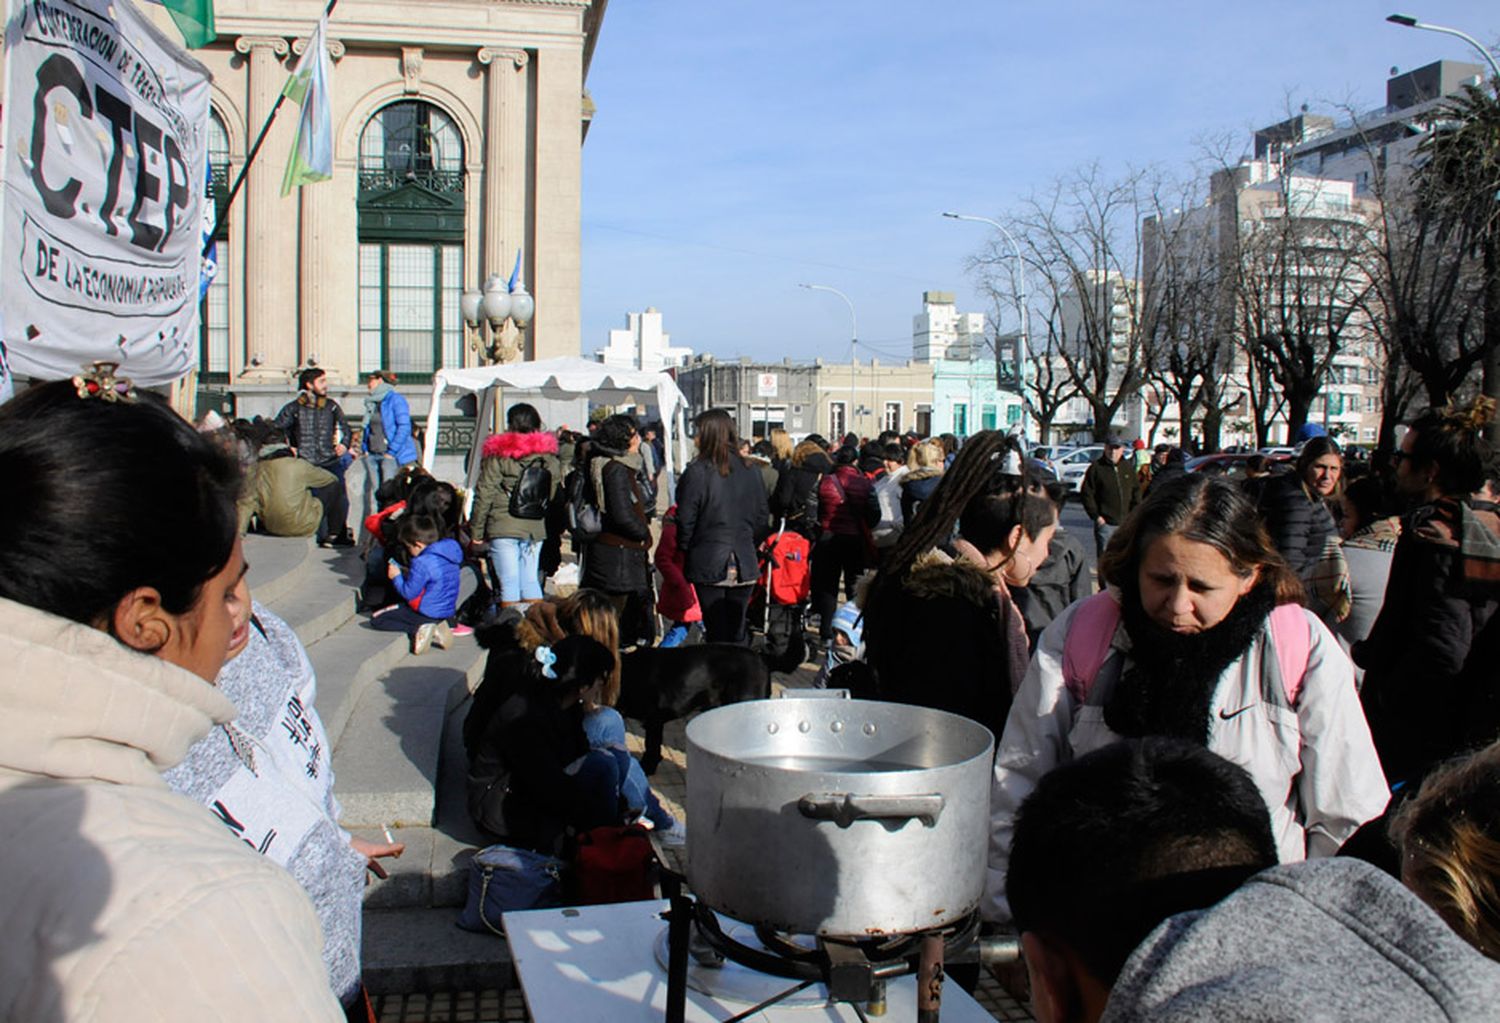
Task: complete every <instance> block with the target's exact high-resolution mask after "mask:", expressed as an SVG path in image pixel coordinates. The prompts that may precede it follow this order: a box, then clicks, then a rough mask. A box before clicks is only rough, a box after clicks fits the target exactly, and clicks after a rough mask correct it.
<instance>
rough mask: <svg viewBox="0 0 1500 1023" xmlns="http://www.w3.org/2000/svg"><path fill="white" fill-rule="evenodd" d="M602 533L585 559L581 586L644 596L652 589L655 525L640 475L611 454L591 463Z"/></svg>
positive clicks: (590, 547)
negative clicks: (648, 512) (650, 553)
mask: <svg viewBox="0 0 1500 1023" xmlns="http://www.w3.org/2000/svg"><path fill="white" fill-rule="evenodd" d="M589 475H590V477H591V482H592V483H594V484H595V485H596V487H597V493H598V497H599V510H600V511H601V512H602V513H603V517H604V531H603V532H602V533H600V534H599V535H598V536H597V537H595V538H594V539H593V540H592V541H590V543H589V545H588V549H587V550H586V551H585V552H584V555H583V578H582V580H581V581H582V584H583V585H584V586H588V587H591V588H593V589H596V590H603V591H604V592H606V593H642V592H645V591H647V590H649V589H650V588H651V565H650V560H649V558H648V555H647V552H648V551H649V550H650V549H651V526H650V524H649V523H648V522H647V520H646V502H645V497H644V495H643V494H642V493H641V488H640V479H639V477H638V476H637V474H636V471H635V470H634V469H633V468H632V467H631V466H629V465H626V464H625V463H624V462H622V461H619V460H618V459H616V458H614V457H613V456H610V455H602V456H597V457H594V458H591V459H589Z"/></svg>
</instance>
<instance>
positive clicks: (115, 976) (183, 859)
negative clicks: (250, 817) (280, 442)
mask: <svg viewBox="0 0 1500 1023" xmlns="http://www.w3.org/2000/svg"><path fill="white" fill-rule="evenodd" d="M0 478H3V479H4V480H5V481H6V498H5V500H4V501H0V535H3V536H4V537H5V541H4V543H0V708H3V713H0V828H3V829H4V834H5V841H4V842H3V843H0V878H3V879H4V881H3V884H4V886H5V887H4V898H0V927H3V928H4V929H5V933H7V934H9V935H12V936H13V940H11V941H10V943H9V945H8V946H7V951H6V956H5V969H4V970H3V971H0V1005H3V1006H5V1010H4V1014H5V1015H6V1016H7V1017H8V1018H14V1019H78V1018H84V1017H86V1016H95V1015H98V1014H100V1013H101V1012H103V1013H104V1014H106V1015H109V1016H111V1017H112V1018H118V1019H146V1018H152V1019H165V1018H171V1019H217V1020H245V1021H250V1020H261V1019H264V1018H265V1016H266V1004H267V1003H266V1001H265V1000H263V999H259V998H255V997H238V998H226V997H225V993H226V992H242V993H244V992H248V993H252V994H253V993H256V992H264V993H266V994H267V997H268V998H270V997H274V1000H275V1004H276V1008H277V1013H278V1014H280V1015H283V1016H285V1017H287V1018H297V1019H317V1020H342V1019H343V1018H344V1012H343V1010H342V1009H341V1008H340V1007H339V1003H338V1000H337V999H336V998H334V996H333V994H332V993H331V992H330V990H329V987H328V978H327V976H326V974H325V971H324V969H323V963H322V957H321V950H322V947H323V935H322V932H321V930H320V928H319V926H318V919H317V917H316V915H315V914H314V912H313V908H312V904H311V903H310V902H309V901H308V899H307V896H306V895H305V894H304V893H303V892H302V890H301V889H300V888H299V887H298V886H297V883H296V882H295V881H293V880H292V878H291V877H290V876H289V875H288V874H287V873H286V872H285V871H284V870H282V869H281V868H280V867H278V866H276V865H275V864H273V863H271V862H270V861H269V860H267V859H266V858H265V857H263V856H260V855H258V854H257V853H256V852H255V850H253V849H252V848H250V847H249V846H247V845H246V844H245V843H244V842H243V841H241V840H240V838H239V837H237V836H235V835H234V834H232V833H231V831H230V829H229V828H228V827H226V826H225V822H223V821H221V820H219V819H217V818H216V817H215V816H214V815H213V814H211V813H210V812H209V811H208V810H206V809H205V808H204V807H202V806H199V805H197V804H195V803H193V802H192V801H191V800H188V799H186V798H184V797H182V796H179V795H177V794H175V793H173V792H171V791H170V790H169V789H168V788H167V786H166V784H165V782H163V780H162V778H161V775H160V772H161V771H162V770H163V769H164V768H167V767H170V766H172V765H173V764H175V763H177V762H178V761H179V760H181V759H182V756H183V754H184V753H185V752H186V751H187V749H188V748H189V747H190V746H191V745H192V744H193V743H194V742H196V741H198V740H199V739H200V738H202V737H203V736H204V735H206V734H207V733H208V732H209V731H210V730H211V729H213V728H216V727H222V726H224V725H226V724H228V723H229V722H230V721H232V720H233V719H234V717H235V707H234V704H233V703H231V702H230V701H229V699H228V698H227V697H226V696H224V694H222V693H220V692H219V691H218V690H217V689H215V688H214V686H213V681H214V678H215V677H216V676H217V675H218V674H219V669H220V667H221V666H222V665H223V663H224V660H225V658H226V656H227V654H228V651H229V648H230V646H231V644H233V643H237V642H240V641H241V640H242V638H243V636H242V631H243V630H244V629H245V628H246V627H247V626H245V625H242V624H239V623H237V621H236V618H237V615H238V614H239V613H240V608H241V605H242V604H243V602H244V601H246V600H248V595H247V594H246V593H245V590H244V587H243V586H242V585H241V584H242V581H243V577H244V573H245V562H244V557H243V554H242V553H241V548H240V543H239V537H238V532H237V529H236V525H237V517H236V512H235V499H236V497H237V494H238V489H239V473H238V469H237V467H236V465H235V464H234V462H233V461H232V460H230V459H229V458H228V457H226V456H225V454H224V453H223V452H222V451H221V450H220V449H219V448H218V447H217V446H216V445H215V444H214V443H213V441H212V440H210V439H208V438H206V437H203V436H200V435H199V434H198V433H196V432H195V431H194V430H193V428H192V427H191V426H190V425H188V423H186V422H185V421H183V420H182V419H180V418H179V417H178V416H177V415H176V414H175V413H174V412H173V411H172V410H171V408H170V407H168V405H167V404H166V403H165V402H164V401H162V400H160V399H159V398H156V397H155V396H153V395H150V394H144V393H138V392H136V391H135V390H134V389H132V388H131V387H130V385H129V382H128V381H125V380H119V379H116V378H114V377H112V376H111V375H110V373H109V372H108V370H107V369H106V368H103V367H99V366H96V367H95V369H94V371H92V372H91V373H89V374H87V375H85V376H80V377H76V378H74V380H73V381H71V382H69V381H59V382H56V383H50V384H44V385H41V386H38V387H35V388H32V389H31V390H29V391H25V392H23V393H21V394H20V395H18V396H17V397H15V398H14V399H12V400H11V401H9V402H7V403H6V404H5V405H3V406H0ZM226 921H230V922H232V926H231V925H226ZM184 978H189V980H187V981H185V980H184ZM191 978H197V979H198V980H197V982H192V981H191ZM272 993H274V995H272ZM101 1006H103V1007H105V1008H104V1009H101V1008H100V1007H101Z"/></svg>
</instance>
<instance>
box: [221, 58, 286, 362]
mask: <svg viewBox="0 0 1500 1023" xmlns="http://www.w3.org/2000/svg"><path fill="white" fill-rule="evenodd" d="M234 48H235V49H236V50H238V51H239V52H240V53H243V54H246V55H247V63H248V64H249V65H250V68H249V72H250V84H249V90H248V92H249V102H248V104H247V109H246V120H247V123H246V125H245V127H246V130H247V132H248V138H249V145H251V146H254V144H255V138H256V136H257V135H258V134H259V133H260V129H261V127H262V126H263V125H264V124H265V123H266V118H267V117H269V116H270V115H271V109H272V108H273V107H274V106H275V105H276V97H277V96H278V95H280V93H281V88H282V86H283V85H284V84H285V83H286V72H285V70H283V68H282V66H281V62H280V61H279V60H278V58H280V57H285V56H286V55H287V53H288V52H289V49H290V48H289V47H288V46H287V43H286V40H285V39H283V38H281V37H280V36H241V37H240V38H239V39H237V40H235V44H234ZM277 119H278V121H280V120H284V119H283V118H281V117H280V116H279V115H278V118H277ZM283 127H284V126H283V125H280V124H278V125H277V126H276V128H274V129H273V130H272V131H271V132H269V133H268V134H267V136H266V141H265V143H264V144H262V146H261V149H260V152H259V153H257V154H256V156H255V162H254V163H252V164H251V165H250V171H249V173H248V174H247V175H246V176H245V185H244V187H243V189H242V190H241V194H240V196H239V197H237V198H236V199H235V201H236V202H237V203H240V204H242V205H243V207H244V210H245V263H244V270H243V274H244V277H243V280H244V282H245V350H246V367H245V370H246V375H247V376H254V377H260V378H269V379H280V380H284V379H286V375H287V374H289V373H291V372H292V371H293V370H295V369H296V368H297V318H296V304H295V302H294V298H293V296H295V295H296V287H297V276H296V274H297V267H296V260H294V259H293V258H292V252H293V251H294V248H293V247H294V245H295V242H296V230H297V221H296V213H297V208H296V205H295V204H294V203H292V202H291V201H284V200H282V198H281V195H280V192H281V175H282V172H283V171H284V170H285V164H284V159H285V152H286V144H283V145H282V146H280V147H278V146H277V145H276V141H277V140H278V139H279V138H280V137H281V136H282V135H283V131H281V130H278V129H282V128H283ZM287 139H288V141H289V140H290V135H289V134H288V135H287ZM277 152H280V153H282V154H283V162H281V163H278V162H277V160H276V159H275V156H274V154H275V153H277ZM246 155H247V156H248V155H249V154H248V151H247V153H246Z"/></svg>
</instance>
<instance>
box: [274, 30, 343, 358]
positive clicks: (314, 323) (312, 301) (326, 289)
mask: <svg viewBox="0 0 1500 1023" xmlns="http://www.w3.org/2000/svg"><path fill="white" fill-rule="evenodd" d="M306 47H307V40H306V39H298V40H297V41H296V43H294V44H293V45H292V49H293V51H294V52H296V53H297V54H298V55H299V56H300V55H301V53H302V51H303V50H304V49H306ZM343 55H344V44H343V43H342V42H340V41H339V40H337V39H329V40H328V56H329V58H330V59H332V60H335V61H336V60H338V59H339V58H340V57H342V56H343ZM288 106H289V105H284V106H283V107H282V114H283V115H286V114H293V115H295V114H296V113H297V111H295V110H289V109H288ZM355 173H356V174H358V173H359V172H358V170H356V171H355ZM334 174H335V176H337V174H338V170H337V169H335V171H334ZM334 184H335V183H334V182H314V183H313V184H311V185H305V186H303V187H302V188H299V189H298V190H297V191H298V192H299V193H300V195H299V196H298V202H299V204H300V206H301V213H302V224H301V230H300V232H299V235H298V252H299V256H300V258H299V260H298V263H299V265H300V266H301V280H300V282H299V283H300V288H299V291H298V294H299V296H300V301H299V308H298V324H299V326H300V328H301V332H300V351H299V353H298V354H299V357H300V359H301V361H302V362H309V361H311V360H314V359H316V360H317V364H318V365H319V366H323V367H325V368H327V369H328V370H329V371H330V372H331V373H333V374H334V376H335V377H341V378H344V379H354V378H355V377H357V376H358V370H359V367H358V366H357V365H356V364H355V363H357V361H358V356H357V355H356V357H355V361H354V362H347V360H343V359H340V358H339V354H340V350H341V349H342V348H346V347H347V346H343V345H340V344H339V337H338V331H339V329H340V322H339V321H340V319H341V317H339V316H338V315H336V312H337V306H338V304H339V303H338V302H337V300H336V297H335V294H334V287H335V286H336V281H337V280H338V277H339V275H338V273H337V267H338V263H339V259H338V250H337V249H334V248H332V247H331V246H330V245H329V244H328V242H329V231H330V228H331V227H332V225H333V223H334V221H335V219H336V218H337V217H338V215H339V206H340V204H341V203H340V200H341V198H342V196H343V193H344V190H343V189H335V188H334ZM277 188H278V191H279V189H280V185H279V184H278V186H277ZM350 212H352V207H351V208H350ZM343 255H344V258H345V259H347V258H348V254H347V253H344V254H343ZM342 328H343V329H344V330H346V331H347V330H350V329H351V326H350V323H349V321H347V320H345V321H344V322H343V324H342Z"/></svg>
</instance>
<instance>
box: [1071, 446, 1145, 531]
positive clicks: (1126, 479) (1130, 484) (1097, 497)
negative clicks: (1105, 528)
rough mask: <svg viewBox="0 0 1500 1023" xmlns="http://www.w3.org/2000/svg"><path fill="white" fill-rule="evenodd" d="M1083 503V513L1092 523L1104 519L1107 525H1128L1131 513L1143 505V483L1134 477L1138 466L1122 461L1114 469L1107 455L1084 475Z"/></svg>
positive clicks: (1079, 491) (1081, 494) (1079, 489)
mask: <svg viewBox="0 0 1500 1023" xmlns="http://www.w3.org/2000/svg"><path fill="white" fill-rule="evenodd" d="M1078 496H1079V497H1080V498H1082V500H1083V510H1084V511H1086V512H1088V514H1089V518H1090V519H1098V518H1100V517H1101V516H1102V517H1103V518H1104V521H1105V522H1108V523H1109V524H1110V525H1112V526H1118V525H1119V524H1120V523H1122V522H1124V521H1125V516H1127V515H1129V514H1130V510H1131V509H1132V508H1134V507H1135V506H1136V505H1138V504H1140V503H1141V484H1140V479H1139V478H1138V477H1137V476H1136V474H1135V463H1134V462H1132V461H1131V460H1130V459H1128V458H1124V457H1122V458H1121V459H1120V460H1119V461H1118V462H1116V463H1114V464H1113V465H1111V464H1110V461H1109V457H1108V456H1107V455H1100V456H1099V458H1098V459H1097V460H1096V461H1095V462H1094V463H1093V464H1092V465H1090V466H1089V467H1088V471H1087V472H1085V473H1084V474H1083V485H1082V486H1080V487H1079V488H1078Z"/></svg>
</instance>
